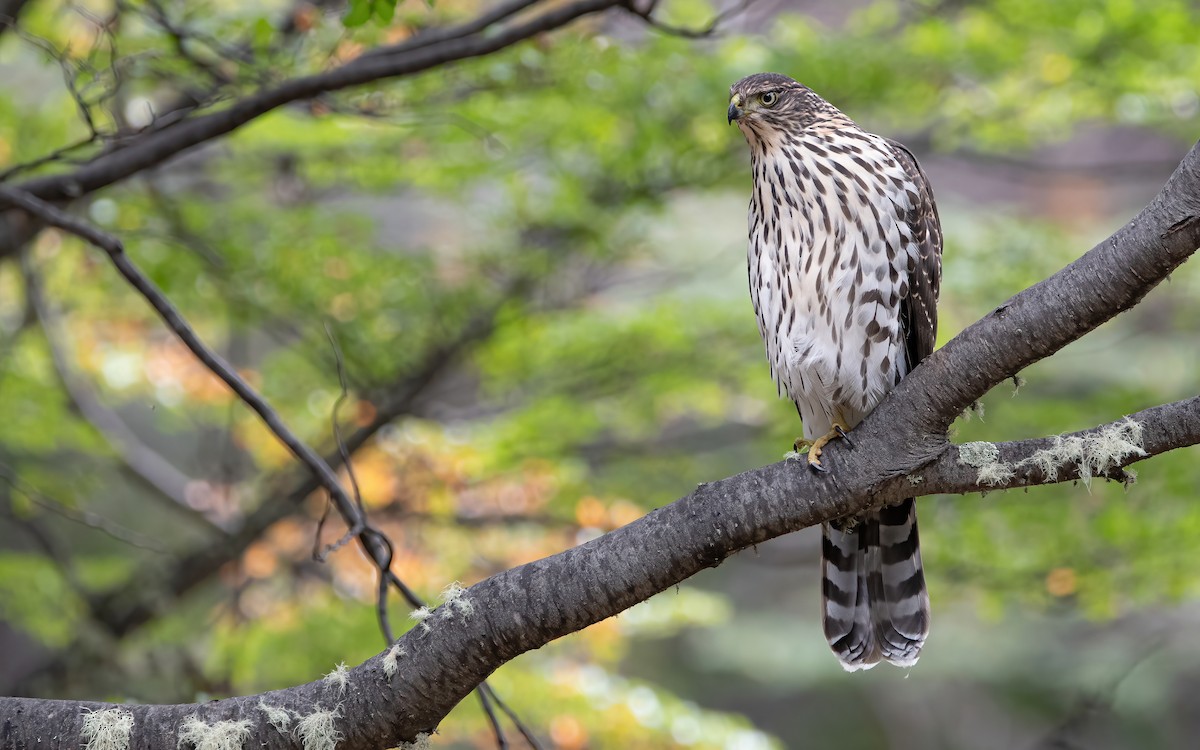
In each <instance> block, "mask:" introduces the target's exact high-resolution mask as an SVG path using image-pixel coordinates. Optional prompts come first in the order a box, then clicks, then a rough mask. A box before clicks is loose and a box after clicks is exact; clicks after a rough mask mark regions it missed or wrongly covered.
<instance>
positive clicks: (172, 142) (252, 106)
mask: <svg viewBox="0 0 1200 750" xmlns="http://www.w3.org/2000/svg"><path fill="white" fill-rule="evenodd" d="M540 1H541V2H543V3H546V0H540ZM622 2H623V0H576V1H575V2H572V3H570V4H567V5H562V6H558V7H555V8H552V9H551V10H547V11H545V12H544V13H542V14H540V15H538V16H535V17H534V18H532V19H530V20H528V21H526V22H524V23H520V24H513V25H511V26H507V27H504V28H502V29H501V30H499V31H495V32H494V33H488V34H484V33H483V31H482V30H481V31H479V32H476V33H472V34H468V35H466V36H456V34H457V31H456V29H455V28H452V29H449V30H447V31H446V32H445V33H446V35H447V37H448V38H446V39H445V40H444V41H438V42H436V43H433V44H430V45H428V46H420V47H414V48H411V49H404V48H403V45H397V46H396V47H394V48H383V49H382V50H380V51H379V52H378V53H377V54H371V55H364V56H361V57H359V58H357V59H355V60H353V61H351V62H348V63H346V64H345V65H342V66H340V67H338V68H335V69H333V70H330V71H326V72H323V73H317V74H314V75H309V76H302V77H299V78H293V79H290V80H288V81H284V82H283V83H280V84H279V85H277V86H275V87H273V88H269V89H265V90H263V91H260V92H258V93H256V94H252V95H250V96H247V97H245V98H242V99H239V100H237V101H235V102H233V103H232V104H230V106H228V107H227V108H225V109H222V110H220V111H217V112H212V113H210V114H206V115H199V116H196V117H192V118H189V119H185V120H183V121H181V122H178V123H177V124H173V125H171V126H169V127H165V128H162V129H160V130H157V131H150V132H146V133H143V134H141V135H140V136H138V137H137V139H136V140H133V141H131V142H130V143H129V145H127V146H125V147H123V148H120V149H118V150H113V151H109V152H107V153H104V154H102V155H100V156H98V157H96V158H95V159H93V160H92V161H90V162H89V163H88V164H86V165H84V166H83V167H80V168H79V169H76V170H74V171H72V172H67V173H64V174H59V175H53V176H49V177H41V178H36V179H33V180H30V181H28V182H25V183H23V184H22V185H21V186H20V188H21V189H22V190H23V191H25V192H28V193H31V194H32V195H34V196H35V197H38V198H41V199H43V200H48V201H65V200H73V199H75V198H78V197H80V196H82V195H86V194H87V193H90V192H93V191H95V190H98V189H100V188H102V187H105V186H107V185H111V184H112V183H114V182H117V181H119V180H122V179H124V178H126V177H129V176H130V175H132V174H135V173H137V172H140V171H142V170H144V169H147V168H149V167H152V166H154V165H156V164H159V163H161V162H163V161H166V160H167V159H170V158H171V157H173V156H175V155H177V154H179V153H182V152H183V151H186V150H187V149H190V148H192V147H194V146H197V145H199V144H201V143H204V142H206V141H210V140H212V139H214V138H218V137H220V136H223V135H225V134H227V133H229V132H231V131H233V130H236V129H237V128H239V127H241V126H242V125H245V124H246V123H248V122H250V121H251V120H254V119H255V118H257V117H261V116H262V115H264V114H266V113H267V112H270V111H271V110H273V109H276V108H278V107H281V106H283V105H285V104H288V103H289V102H293V101H297V100H301V99H308V98H311V97H314V96H317V95H319V94H324V93H327V92H330V91H339V90H341V89H345V88H349V87H352V86H361V85H363V84H366V83H371V82H373V81H379V80H384V79H388V78H397V77H400V76H407V75H413V74H415V73H420V72H422V71H425V70H429V69H430V68H434V67H437V66H440V65H445V64H447V63H451V62H456V61H459V60H466V59H469V58H472V57H480V56H482V55H487V54H490V53H493V52H496V51H498V50H501V49H504V48H505V47H508V46H511V45H513V44H516V43H517V42H520V41H522V40H525V39H528V38H529V37H532V36H536V35H537V34H541V33H544V32H547V31H552V30H554V29H557V28H560V27H562V26H565V25H567V24H568V23H570V22H572V21H574V20H575V19H577V18H579V17H581V16H585V15H589V14H593V13H599V12H601V11H604V10H607V9H608V8H612V7H616V6H620V5H621V4H622ZM483 17H484V18H487V17H489V14H485V15H484V16H483ZM473 24H474V25H477V23H476V22H468V23H467V24H464V27H467V28H470V27H472V25H473Z"/></svg>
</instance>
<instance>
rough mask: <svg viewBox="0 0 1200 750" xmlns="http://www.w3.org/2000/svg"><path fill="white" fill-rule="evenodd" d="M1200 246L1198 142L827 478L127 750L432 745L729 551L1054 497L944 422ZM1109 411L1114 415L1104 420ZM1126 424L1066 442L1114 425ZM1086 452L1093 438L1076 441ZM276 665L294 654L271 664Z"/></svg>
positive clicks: (1002, 449) (545, 579) (1158, 416)
mask: <svg viewBox="0 0 1200 750" xmlns="http://www.w3.org/2000/svg"><path fill="white" fill-rule="evenodd" d="M1198 245H1200V145H1198V146H1196V147H1193V149H1192V150H1191V151H1190V152H1189V153H1188V155H1187V156H1186V157H1185V158H1184V160H1183V162H1182V163H1181V164H1180V165H1179V167H1178V169H1177V170H1176V172H1175V173H1174V175H1172V177H1171V179H1170V180H1169V181H1168V182H1167V184H1166V185H1165V186H1164V188H1163V189H1162V191H1161V192H1160V193H1159V195H1158V196H1157V197H1156V198H1155V199H1154V201H1153V202H1152V203H1151V204H1150V205H1149V206H1148V207H1147V208H1146V209H1144V210H1143V211H1142V212H1141V213H1140V214H1138V216H1137V217H1135V218H1134V219H1133V220H1132V221H1130V222H1129V223H1128V224H1126V225H1125V226H1124V227H1122V228H1121V229H1120V230H1118V231H1117V232H1116V233H1115V234H1114V235H1113V236H1112V237H1110V238H1109V239H1108V240H1105V241H1104V242H1102V243H1101V244H1099V245H1097V246H1096V247H1095V248H1093V249H1092V250H1091V251H1089V252H1088V253H1086V254H1085V255H1084V256H1083V257H1081V258H1080V259H1079V260H1077V261H1076V262H1074V263H1072V264H1071V265H1070V266H1068V267H1066V268H1064V269H1063V270H1061V271H1059V272H1058V273H1056V274H1055V275H1054V276H1051V277H1050V278H1048V279H1046V280H1045V281H1043V282H1041V283H1039V284H1037V285H1035V286H1033V287H1031V288H1029V289H1027V290H1025V291H1023V292H1021V293H1020V294H1018V295H1016V296H1015V297H1013V298H1012V299H1010V300H1009V301H1008V302H1006V303H1005V304H1003V305H1001V306H999V307H997V308H996V309H995V310H994V311H992V312H991V313H989V314H988V315H987V316H985V317H984V318H983V319H981V320H980V321H978V322H976V323H975V324H973V325H972V326H970V327H969V328H968V329H967V330H965V331H963V332H962V333H961V334H959V335H958V336H957V337H955V338H954V340H953V341H951V342H950V343H948V344H947V345H946V346H945V347H943V348H942V349H940V350H939V351H937V352H935V353H934V354H933V355H932V356H930V357H929V359H927V360H926V361H925V362H924V363H923V364H922V365H921V366H920V367H918V368H917V369H916V370H914V371H913V373H912V374H910V375H909V376H908V377H907V378H905V379H904V380H903V381H902V382H901V383H900V385H899V386H898V387H897V388H896V390H895V391H893V393H892V394H891V395H890V396H889V397H888V398H887V399H886V400H885V401H884V403H883V404H881V405H880V406H879V407H878V408H877V409H876V410H875V411H874V412H872V414H871V415H870V416H869V417H868V418H867V419H866V420H865V421H864V422H863V423H862V424H861V425H859V427H858V428H856V429H855V432H854V447H849V446H847V445H846V444H844V443H835V444H833V445H832V446H830V447H829V448H828V449H827V450H826V453H825V454H824V455H823V457H822V458H823V459H824V463H825V464H826V465H827V466H828V467H829V468H830V469H831V471H830V472H829V473H828V474H814V473H812V472H810V471H808V469H807V468H806V467H805V466H804V463H803V462H798V461H791V462H781V463H777V464H772V465H770V466H764V467H762V468H759V469H755V470H753V471H749V472H746V473H743V474H739V475H737V476H734V477H730V478H727V479H722V480H720V481H717V482H713V483H710V484H702V485H700V486H699V487H698V488H697V489H696V490H695V491H694V492H693V493H691V494H690V495H688V496H686V497H683V498H680V499H679V500H676V501H675V502H673V503H671V504H669V505H666V506H665V507H662V508H660V509H658V510H656V511H653V512H651V513H649V514H648V515H646V516H645V517H644V518H642V519H641V520H639V521H637V522H635V523H632V524H629V525H628V526H625V527H622V528H620V529H617V530H616V531H613V532H611V533H609V534H606V535H604V536H602V537H600V538H598V539H596V540H594V541H592V542H589V543H587V544H584V545H581V546H579V547H576V548H573V549H570V550H567V551H565V552H562V553H560V554H557V555H554V556H552V557H548V558H545V559H543V560H538V561H536V562H533V563H530V564H528V565H523V566H521V567H518V568H514V569H512V570H508V571H505V572H503V573H500V574H498V575H496V576H493V577H491V578H489V579H487V580H485V581H482V582H480V583H478V584H476V585H475V586H472V587H471V588H470V589H469V590H468V591H467V593H466V594H465V597H464V598H465V599H466V600H467V601H469V602H470V609H471V612H470V613H468V612H466V611H464V609H465V608H463V607H461V606H460V607H454V605H451V604H447V605H443V606H442V607H441V608H439V609H437V610H435V612H434V614H433V616H432V617H431V618H430V619H429V620H427V624H428V625H429V628H428V630H426V629H425V628H423V627H416V628H414V629H413V630H411V631H409V632H408V633H407V634H406V635H404V636H403V637H402V638H401V639H400V640H399V641H398V642H397V643H398V645H399V646H400V647H401V648H403V649H404V651H405V652H406V653H407V655H406V656H405V657H403V658H402V659H401V660H400V662H399V671H398V673H397V674H396V675H395V676H394V677H393V678H391V679H388V678H387V676H386V674H385V672H384V654H380V655H378V656H376V657H374V658H372V659H370V660H368V661H366V662H364V663H363V664H361V665H359V666H357V667H356V668H354V669H353V670H351V671H350V674H349V680H348V684H347V686H346V688H345V690H344V692H342V691H341V690H340V689H339V688H337V687H335V686H332V685H330V684H328V683H327V682H324V681H317V682H312V683H308V684H306V685H301V686H297V687H294V688H290V689H287V690H281V691H275V692H272V693H266V694H264V695H261V696H249V697H239V698H229V699H226V700H220V701H213V702H210V703H206V704H203V705H183V706H154V705H141V706H127V707H124V708H125V709H127V710H128V711H130V712H131V713H132V715H133V717H134V728H133V733H132V738H131V745H130V747H132V748H162V747H173V746H175V745H176V743H177V737H178V735H177V733H178V728H179V725H180V722H181V721H182V720H183V719H184V718H185V717H187V716H189V715H193V714H194V715H197V716H199V717H200V718H201V719H203V720H204V721H206V722H209V723H212V722H215V721H228V720H240V719H245V720H248V721H250V722H251V739H250V740H249V741H248V742H249V744H250V745H251V746H259V747H263V748H285V747H286V748H296V747H300V746H301V743H300V742H299V740H298V739H297V738H296V737H294V736H293V735H291V734H286V735H285V734H283V733H280V732H279V731H277V730H276V729H275V728H273V727H272V726H270V725H269V724H268V723H267V722H266V721H265V715H264V714H263V712H262V711H261V709H259V708H258V705H259V702H260V701H263V702H265V703H266V704H268V705H273V706H283V707H287V708H289V709H291V710H294V711H296V712H298V713H299V714H309V713H311V712H313V711H314V710H319V707H323V708H325V709H328V708H330V707H332V706H335V705H337V706H340V709H339V711H340V718H338V719H337V728H338V730H339V731H340V732H341V733H342V734H343V735H344V736H345V738H344V740H343V741H342V742H340V743H339V744H338V748H339V749H340V750H350V749H352V748H363V749H364V750H365V749H366V748H385V747H391V746H393V745H395V744H397V743H398V742H401V741H408V740H411V739H412V738H413V737H414V736H415V735H417V734H418V733H420V732H428V731H430V730H432V729H433V728H434V727H436V726H437V724H438V722H439V721H441V719H442V718H443V717H444V716H445V715H446V714H447V713H448V712H449V711H450V709H451V708H453V707H454V705H455V704H457V703H458V702H459V701H460V700H461V699H462V698H463V697H465V696H466V695H467V694H468V693H470V691H471V690H472V689H474V688H475V686H476V685H478V684H479V683H480V682H481V681H482V680H483V679H484V678H486V677H487V676H488V675H489V674H491V672H493V671H494V670H495V669H496V668H498V667H499V666H501V665H502V664H504V663H506V662H508V661H510V660H512V659H513V658H515V657H516V656H518V655H520V654H522V653H524V652H526V651H529V650H532V649H535V648H538V647H540V646H542V645H545V644H546V643H548V642H549V641H551V640H553V639H555V638H559V637H562V636H564V635H567V634H569V633H572V632H575V631H578V630H580V629H582V628H585V627H587V626H588V625H591V624H593V623H595V622H598V621H600V620H603V619H605V618H608V617H611V616H613V615H615V614H617V613H619V612H621V611H623V610H625V609H627V608H629V607H631V606H633V605H634V604H636V603H638V602H640V601H643V600H645V599H647V598H649V597H650V596H653V595H654V594H656V593H659V592H661V591H664V590H666V589H668V588H670V587H671V586H673V585H675V584H677V583H679V582H681V581H683V580H684V579H686V578H688V577H689V576H691V575H693V574H695V573H697V572H699V571H700V570H702V569H704V568H706V567H712V566H716V565H719V564H720V563H721V562H722V561H723V560H725V559H726V558H727V557H729V556H730V555H732V554H735V553H736V552H738V551H739V550H742V549H745V548H746V547H749V546H751V545H754V544H757V543H759V542H762V541H765V540H767V539H771V538H773V537H776V536H780V535H782V534H786V533H789V532H792V531H796V530H798V529H801V528H804V527H807V526H812V525H815V524H817V523H820V522H822V521H827V520H830V519H832V518H836V517H838V516H842V515H846V514H848V513H854V512H858V511H862V510H865V509H867V508H869V507H872V506H875V505H879V504H882V503H888V502H893V501H896V500H900V499H902V498H905V497H913V496H923V495H929V494H936V493H944V492H955V493H958V492H971V491H977V490H989V489H996V488H1002V487H1015V486H1027V485H1032V484H1040V483H1046V482H1048V481H1050V480H1051V476H1050V474H1054V479H1055V480H1056V481H1064V480H1069V479H1073V478H1075V477H1076V476H1078V475H1079V472H1080V462H1079V460H1078V457H1072V456H1064V457H1063V458H1062V459H1061V460H1059V461H1057V462H1056V463H1053V464H1047V463H1046V462H1044V461H1043V462H1038V463H1032V462H1027V460H1028V459H1030V458H1031V457H1033V456H1035V455H1041V456H1043V458H1044V457H1045V455H1046V454H1045V453H1042V454H1038V451H1044V450H1045V449H1047V448H1049V447H1052V445H1053V444H1054V443H1053V441H1052V440H1050V439H1041V440H1025V441H1019V442H1013V443H1003V444H999V445H997V446H995V455H994V457H993V458H992V460H993V461H994V462H1003V463H1004V465H1006V466H1007V467H1008V469H1009V472H1010V473H1009V474H1007V475H1002V476H1004V478H1003V479H1002V480H1001V481H997V480H996V475H993V476H991V477H989V478H984V477H981V474H980V467H979V466H978V465H972V464H971V463H970V462H964V454H962V453H961V452H960V449H959V448H958V447H957V446H954V445H951V444H950V443H949V441H948V440H947V439H946V429H947V427H948V426H949V424H950V423H951V422H952V421H953V419H954V418H955V417H956V416H957V415H958V414H959V413H960V412H961V411H962V410H963V409H964V408H966V407H967V406H968V405H970V404H971V403H972V402H973V401H975V400H976V399H978V398H979V397H981V396H982V395H983V394H984V393H986V392H987V391H988V390H989V389H990V388H992V387H993V386H995V385H996V384H998V383H1000V382H1002V381H1003V380H1005V379H1007V378H1009V377H1012V376H1013V375H1015V374H1016V373H1017V372H1019V371H1020V370H1021V369H1023V368H1024V367H1026V366H1028V365H1029V364H1032V363H1033V362H1036V361H1037V360H1039V359H1042V358H1044V357H1046V356H1049V355H1050V354H1052V353H1054V352H1056V351H1058V350H1059V349H1061V348H1062V347H1063V346H1065V345H1066V344H1068V343H1070V342H1071V341H1074V340H1076V339H1078V338H1079V337H1081V336H1083V335H1084V334H1085V333H1087V332H1088V331H1090V330H1092V329H1094V328H1095V327H1096V326H1098V325H1100V324H1101V323H1103V322H1104V321H1106V320H1108V319H1109V318H1111V317H1113V316H1114V315H1116V314H1118V313H1120V312H1122V311H1124V310H1127V309H1129V308H1130V307H1132V306H1134V305H1135V304H1137V302H1138V301H1140V300H1141V299H1142V297H1143V296H1144V295H1145V294H1146V293H1147V292H1148V291H1149V290H1150V289H1152V288H1153V287H1154V286H1155V285H1156V284H1158V283H1159V282H1160V281H1162V280H1163V279H1164V278H1166V276H1167V275H1168V274H1169V273H1170V272H1171V271H1172V270H1174V269H1175V268H1176V267H1178V266H1179V265H1180V264H1181V263H1183V262H1184V261H1185V260H1186V259H1187V258H1188V257H1189V256H1190V255H1191V254H1192V253H1193V252H1194V251H1195V249H1196V248H1197V246H1198ZM1115 416H1117V415H1114V417H1115ZM1132 419H1133V420H1134V421H1135V422H1137V424H1139V425H1140V426H1141V438H1140V446H1141V447H1140V452H1126V453H1123V454H1121V455H1117V456H1115V457H1113V456H1110V457H1109V460H1107V461H1105V462H1104V463H1103V464H1102V465H1101V466H1100V467H1099V473H1101V474H1102V475H1104V476H1107V477H1114V478H1120V477H1121V476H1122V475H1121V474H1120V471H1119V470H1120V469H1121V467H1124V466H1126V465H1128V464H1130V463H1133V462H1134V461H1137V460H1141V459H1142V458H1144V457H1145V456H1148V455H1155V454H1157V453H1161V452H1164V451H1167V450H1171V449H1174V448H1178V447H1182V446H1185V445H1194V444H1196V443H1197V442H1200V398H1192V399H1189V400H1186V401H1181V402H1177V403H1174V404H1169V405H1164V406H1160V407H1155V408H1153V409H1148V410H1146V411H1143V412H1139V413H1138V414H1135V415H1132ZM1123 424H1126V423H1124V421H1123V420H1118V421H1115V422H1114V423H1112V424H1110V425H1101V426H1099V427H1097V428H1094V429H1093V430H1089V431H1085V432H1084V433H1079V434H1077V435H1075V436H1067V437H1068V438H1070V437H1078V438H1081V440H1082V439H1083V438H1086V437H1089V436H1095V435H1099V434H1103V433H1104V432H1105V431H1106V430H1116V429H1121V426H1122V425H1123ZM1084 442H1086V441H1084ZM281 658H286V655H281ZM108 707H109V706H106V705H104V704H98V703H83V702H74V701H52V700H39V699H30V698H0V719H2V723H0V748H4V750H9V749H13V750H32V749H33V748H39V749H40V748H50V749H53V750H57V749H59V748H62V749H64V750H65V749H66V748H71V749H72V750H73V749H74V748H78V747H80V746H81V745H83V744H85V741H84V740H82V739H81V735H80V730H81V726H82V722H83V716H84V713H85V711H87V710H89V709H91V710H95V709H101V708H108Z"/></svg>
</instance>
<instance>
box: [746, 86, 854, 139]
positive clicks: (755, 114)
mask: <svg viewBox="0 0 1200 750" xmlns="http://www.w3.org/2000/svg"><path fill="white" fill-rule="evenodd" d="M728 114H729V122H731V123H732V122H737V124H738V127H739V128H741V130H742V133H743V134H745V136H746V138H747V139H748V140H751V141H754V140H757V139H767V140H769V139H770V136H771V135H772V133H773V131H782V132H794V131H799V130H803V129H804V128H807V127H808V126H809V125H811V124H813V123H814V122H819V121H828V120H840V121H845V120H846V116H845V115H843V114H842V113H841V112H840V111H839V110H838V109H837V108H836V107H834V106H833V105H832V104H830V103H829V102H827V101H825V100H824V99H822V98H821V97H820V96H817V94H816V93H814V92H813V90H812V89H810V88H808V87H807V86H805V85H803V84H800V83H797V82H796V81H793V80H792V79H791V78H788V77H787V76H785V75H780V74H778V73H755V74H754V75H752V76H746V77H745V78H743V79H742V80H740V81H738V82H737V83H735V84H733V85H732V86H730V87H729V112H728Z"/></svg>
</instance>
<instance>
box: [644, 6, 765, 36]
mask: <svg viewBox="0 0 1200 750" xmlns="http://www.w3.org/2000/svg"><path fill="white" fill-rule="evenodd" d="M752 2H754V0H738V2H737V3H736V4H734V5H732V6H730V7H729V8H726V9H725V10H723V11H721V12H720V13H718V14H716V15H715V16H713V18H712V20H710V21H709V22H708V23H707V24H705V25H704V26H701V27H700V28H696V29H691V28H687V27H686V26H676V25H674V24H670V23H667V22H665V21H660V20H659V19H657V18H655V17H654V11H655V10H656V9H657V7H658V3H657V2H653V3H650V4H649V5H647V6H645V7H642V8H639V7H637V6H636V5H633V4H630V5H627V6H625V9H626V10H627V11H629V12H630V13H632V14H633V15H635V16H637V17H638V18H640V19H642V20H643V21H645V22H646V24H647V25H648V26H650V28H652V29H654V30H656V31H661V32H662V33H664V34H666V35H667V36H677V37H681V38H683V39H708V38H710V37H713V36H716V35H717V32H718V31H720V30H721V25H722V24H724V23H725V22H726V21H727V20H729V19H730V18H732V17H733V16H736V15H739V14H741V13H744V12H745V11H746V9H747V8H749V7H750V4H751V3H752Z"/></svg>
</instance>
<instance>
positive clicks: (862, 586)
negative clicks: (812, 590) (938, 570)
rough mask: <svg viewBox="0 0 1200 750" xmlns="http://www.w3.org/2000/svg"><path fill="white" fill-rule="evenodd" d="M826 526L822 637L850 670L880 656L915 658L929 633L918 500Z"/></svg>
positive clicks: (909, 661) (897, 660)
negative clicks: (918, 530)
mask: <svg viewBox="0 0 1200 750" xmlns="http://www.w3.org/2000/svg"><path fill="white" fill-rule="evenodd" d="M839 526H840V527H841V528H839ZM822 531H824V539H823V542H822V545H821V551H822V555H821V557H822V559H821V577H822V582H821V589H822V591H821V593H822V595H823V599H824V602H823V605H824V607H823V619H824V626H825V637H826V638H827V639H828V640H829V646H830V648H832V649H833V652H834V654H835V655H836V656H837V658H838V660H839V661H841V662H842V666H843V667H845V668H846V670H848V671H851V672H853V671H855V670H859V669H870V668H871V667H873V666H875V664H877V663H878V662H879V660H880V659H882V660H884V661H888V662H891V663H892V664H895V665H897V666H902V667H907V666H911V665H913V664H916V662H917V657H918V656H920V654H921V646H922V645H923V644H924V643H925V636H926V635H927V634H928V633H929V594H928V592H927V591H926V590H925V574H924V572H923V570H922V568H921V548H920V543H919V539H918V537H917V511H916V505H915V503H914V502H913V501H912V500H905V501H904V502H902V503H900V504H899V505H895V506H892V507H889V508H884V509H882V510H879V511H876V512H872V513H868V514H866V515H865V516H864V517H863V518H862V519H861V520H859V521H858V522H857V523H853V524H852V525H851V524H845V525H843V524H841V523H837V522H835V523H834V524H824V525H823V526H822Z"/></svg>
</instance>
